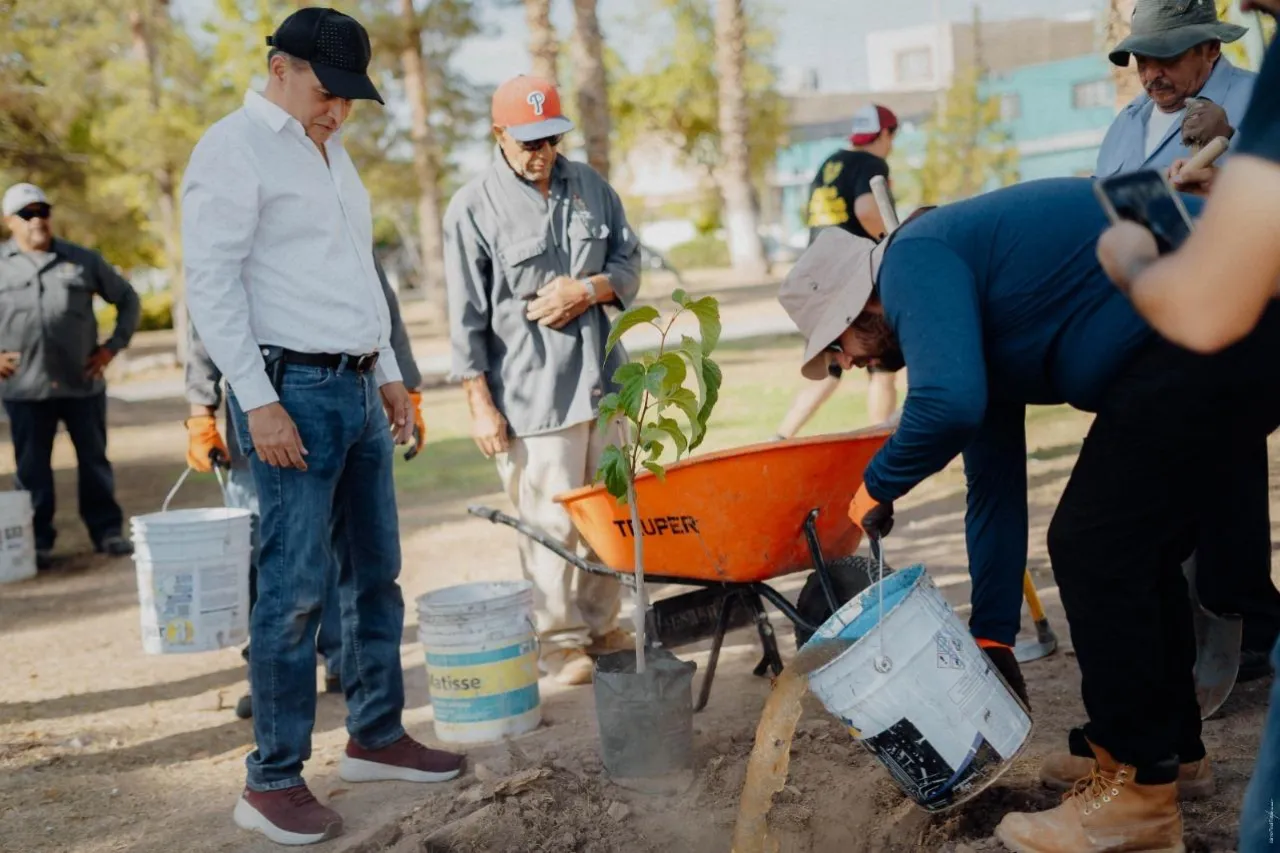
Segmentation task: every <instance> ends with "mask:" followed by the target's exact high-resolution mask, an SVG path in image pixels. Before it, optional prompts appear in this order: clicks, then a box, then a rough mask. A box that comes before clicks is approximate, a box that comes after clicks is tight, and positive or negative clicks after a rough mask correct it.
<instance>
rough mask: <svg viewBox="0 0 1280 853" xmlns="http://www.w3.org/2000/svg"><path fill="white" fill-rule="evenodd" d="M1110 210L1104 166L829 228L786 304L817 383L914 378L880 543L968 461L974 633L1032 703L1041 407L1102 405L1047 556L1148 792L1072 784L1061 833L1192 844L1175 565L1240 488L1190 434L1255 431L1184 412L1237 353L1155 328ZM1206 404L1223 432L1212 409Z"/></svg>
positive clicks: (878, 509) (1122, 773)
mask: <svg viewBox="0 0 1280 853" xmlns="http://www.w3.org/2000/svg"><path fill="white" fill-rule="evenodd" d="M1188 208H1189V209H1190V210H1191V212H1192V214H1193V215H1195V214H1198V213H1199V210H1200V205H1199V203H1198V202H1197V201H1196V200H1188ZM1107 224H1108V223H1107V220H1106V217H1105V216H1104V214H1103V212H1102V210H1101V208H1100V207H1099V205H1098V203H1097V201H1096V200H1095V198H1094V196H1093V192H1092V188H1091V185H1090V182H1089V181H1088V180H1085V179H1074V178H1070V179H1059V180H1049V181H1037V182H1031V183H1027V184H1021V185H1018V186H1015V187H1010V188H1008V189H1004V190H999V191H996V192H993V193H988V194H986V195H984V196H980V197H978V198H975V199H971V200H969V201H965V202H961V203H959V204H955V205H950V206H947V207H943V208H940V209H937V210H934V211H931V212H928V213H926V214H924V215H923V216H921V217H919V218H917V219H915V220H914V221H911V222H908V223H906V224H905V225H903V227H902V228H901V229H900V230H899V231H898V232H896V233H895V234H894V236H893V238H892V239H891V240H888V241H885V243H882V244H880V245H875V244H872V243H871V242H870V241H865V240H859V239H858V238H856V237H854V236H852V235H850V234H847V233H844V232H840V231H837V230H834V229H833V230H831V231H829V232H826V233H824V234H823V235H821V236H820V237H819V239H818V240H817V241H815V243H814V245H813V246H812V247H811V248H810V249H809V250H808V251H807V252H806V253H805V255H804V256H803V257H802V258H801V260H800V262H799V263H798V264H797V265H796V268H795V269H794V270H793V271H792V273H791V275H790V276H788V278H787V281H786V282H785V283H784V285H783V288H782V292H781V295H780V300H781V302H782V304H783V306H784V307H785V308H786V309H787V312H788V314H790V316H791V317H792V319H793V320H794V321H795V323H796V325H797V326H798V327H799V328H800V330H801V332H802V333H803V334H804V336H805V339H806V342H807V343H806V349H805V361H806V364H805V366H804V369H803V372H804V374H805V375H806V376H809V377H811V378H813V377H821V376H822V375H824V374H825V373H826V371H827V368H828V366H829V365H831V364H838V365H839V366H840V367H842V368H844V369H850V368H852V367H855V366H857V367H865V366H867V365H877V366H883V367H887V368H890V369H892V368H894V367H902V366H904V365H905V366H908V367H909V369H910V370H911V387H910V389H909V391H908V393H907V398H906V402H905V405H904V408H903V412H902V419H901V422H900V424H899V426H898V429H897V431H896V432H895V433H894V435H893V436H892V437H891V438H890V439H889V440H888V441H887V442H886V444H885V446H884V448H883V449H882V450H881V451H880V452H879V453H878V454H877V455H876V457H875V458H874V459H873V460H872V461H871V463H870V464H869V465H868V467H867V470H866V474H865V478H864V485H863V486H862V488H861V489H860V490H859V492H858V494H857V496H856V497H855V498H854V501H853V504H852V505H851V507H850V514H851V516H853V518H854V520H855V521H856V522H858V523H859V524H860V526H862V527H863V529H864V530H866V531H867V532H868V534H869V535H871V536H873V537H874V536H881V535H885V534H887V533H888V532H889V530H890V529H891V527H892V521H893V501H894V500H896V499H897V498H899V497H901V496H902V495H904V494H906V493H907V492H909V491H910V490H911V489H912V488H914V487H915V486H916V485H917V484H919V483H920V482H921V481H923V480H924V479H926V478H927V477H929V476H930V475H931V474H934V473H936V472H938V471H940V470H941V469H942V468H943V467H944V466H945V465H947V463H949V462H950V461H951V460H952V459H953V458H954V457H955V456H956V455H957V454H963V456H964V463H965V473H966V478H967V482H968V510H967V512H966V517H965V527H966V540H967V546H968V553H969V561H970V573H971V575H972V577H973V593H972V601H973V615H972V618H971V620H970V630H971V632H972V633H973V635H974V637H975V638H976V639H977V640H978V642H979V645H980V646H982V647H983V648H984V649H985V650H986V652H987V655H988V656H989V657H990V658H991V660H992V661H993V663H994V664H995V665H996V667H997V668H998V669H999V670H1000V671H1001V673H1002V674H1003V675H1004V676H1005V678H1006V680H1007V681H1008V682H1009V683H1010V685H1011V686H1012V687H1013V688H1014V689H1015V690H1016V691H1018V692H1019V693H1020V694H1022V695H1023V696H1024V697H1025V685H1024V684H1023V682H1022V678H1021V674H1020V673H1019V671H1018V667H1017V663H1016V662H1015V661H1014V658H1013V653H1012V649H1011V646H1012V645H1013V642H1014V639H1015V636H1016V635H1017V632H1018V628H1019V623H1020V613H1021V588H1022V587H1021V580H1022V574H1023V570H1024V567H1025V561H1026V556H1027V535H1028V534H1027V526H1028V523H1027V467H1026V437H1025V425H1024V421H1025V416H1026V407H1027V406H1028V405H1056V404H1063V403H1065V404H1069V405H1071V406H1073V407H1075V408H1077V409H1080V410H1083V411H1087V412H1095V413H1097V415H1098V417H1097V418H1096V419H1095V422H1094V426H1093V428H1092V429H1091V431H1090V434H1089V437H1088V438H1087V439H1086V440H1085V442H1084V446H1083V448H1082V451H1081V456H1080V460H1079V461H1078V462H1077V465H1076V470H1075V471H1074V472H1073V475H1072V479H1071V483H1070V485H1069V486H1068V488H1067V491H1066V494H1065V495H1064V497H1063V500H1062V502H1061V504H1060V505H1059V507H1058V510H1057V513H1056V514H1055V518H1054V522H1053V524H1052V525H1051V527H1050V531H1049V553H1050V557H1051V560H1052V562H1053V568H1054V573H1055V577H1056V579H1057V581H1058V584H1059V587H1060V589H1061V591H1062V599H1063V604H1064V606H1065V607H1066V610H1067V616H1068V619H1069V621H1070V625H1071V632H1072V640H1073V644H1074V646H1075V649H1076V653H1077V658H1078V661H1079V664H1080V669H1081V673H1082V676H1083V694H1084V702H1085V708H1086V710H1087V712H1088V716H1089V723H1088V724H1087V726H1086V727H1085V728H1084V730H1083V735H1084V736H1085V738H1087V741H1088V743H1089V744H1090V745H1091V747H1092V752H1093V754H1094V755H1095V756H1097V764H1095V765H1093V767H1094V768H1095V769H1096V768H1097V767H1099V766H1102V765H1103V764H1104V762H1103V757H1104V756H1105V757H1106V759H1107V760H1106V762H1105V764H1106V767H1104V768H1103V769H1104V770H1105V769H1109V770H1115V772H1114V773H1111V776H1109V777H1108V778H1111V779H1112V781H1115V779H1114V778H1112V777H1122V778H1123V779H1124V780H1127V781H1126V782H1125V785H1124V786H1123V787H1126V790H1125V793H1124V795H1123V796H1124V797H1125V798H1126V799H1128V800H1131V801H1132V803H1131V804H1130V805H1129V806H1127V807H1126V808H1124V809H1119V810H1118V809H1115V808H1108V809H1104V810H1103V811H1100V812H1099V811H1096V810H1089V811H1084V810H1083V806H1084V805H1085V803H1084V802H1083V801H1081V802H1079V803H1076V802H1075V798H1074V797H1073V798H1072V799H1071V800H1070V801H1069V805H1070V806H1071V808H1068V810H1067V812H1066V813H1064V814H1065V815H1066V816H1065V817H1064V816H1063V815H1058V814H1057V812H1056V811H1055V813H1054V814H1055V816H1056V817H1059V818H1061V819H1062V820H1064V821H1066V822H1067V823H1070V822H1071V820H1075V821H1076V822H1077V823H1076V824H1073V825H1072V826H1066V825H1065V824H1064V825H1063V826H1055V827H1053V828H1052V829H1053V832H1052V833H1049V834H1048V837H1056V836H1057V835H1061V837H1068V836H1070V837H1072V838H1078V837H1079V836H1077V835H1076V833H1083V834H1084V835H1085V836H1088V837H1094V835H1095V834H1096V833H1102V834H1109V835H1113V836H1114V835H1115V834H1117V833H1118V834H1119V836H1122V837H1126V838H1127V837H1128V835H1129V834H1131V833H1132V834H1134V839H1135V842H1136V841H1138V840H1140V839H1138V838H1137V836H1138V835H1139V834H1141V835H1142V838H1143V839H1145V838H1146V835H1147V834H1149V833H1155V835H1156V836H1159V838H1158V839H1157V840H1159V841H1161V843H1162V844H1163V843H1165V841H1168V844H1167V845H1166V846H1172V843H1173V842H1172V840H1170V839H1172V838H1175V837H1177V838H1180V837H1181V821H1180V818H1179V812H1178V807H1177V801H1176V797H1177V785H1176V783H1178V782H1179V780H1180V778H1182V777H1187V778H1189V779H1196V780H1198V781H1202V782H1203V781H1204V777H1205V776H1207V774H1208V766H1207V765H1208V762H1207V760H1206V757H1205V749H1204V745H1203V743H1202V742H1201V740H1200V713H1199V706H1198V704H1197V701H1196V694H1195V685H1194V679H1193V675H1192V670H1193V667H1194V663H1195V641H1194V631H1193V629H1192V623H1191V609H1190V602H1189V599H1188V595H1187V586H1186V582H1185V579H1184V577H1183V575H1182V573H1181V571H1180V569H1179V565H1180V563H1181V562H1182V560H1184V559H1185V558H1186V557H1187V556H1189V555H1190V553H1191V551H1192V549H1193V548H1194V545H1195V531H1196V527H1195V525H1194V523H1193V516H1192V513H1193V508H1194V506H1195V500H1197V499H1198V497H1199V496H1201V495H1206V494H1212V491H1211V489H1209V488H1208V487H1209V486H1210V484H1212V483H1214V482H1222V481H1228V480H1229V477H1227V473H1228V472H1224V471H1221V470H1218V469H1219V468H1221V467H1222V463H1221V461H1219V460H1217V459H1215V457H1214V455H1213V454H1212V453H1211V452H1210V451H1211V446H1201V447H1198V448H1196V449H1195V450H1194V452H1192V451H1191V449H1190V448H1189V447H1188V446H1187V445H1188V444H1189V443H1192V444H1193V443H1195V442H1196V441H1197V440H1198V439H1200V438H1202V437H1204V436H1215V437H1216V436H1219V435H1220V436H1221V440H1222V441H1231V440H1233V437H1234V438H1239V437H1242V435H1243V433H1244V432H1247V431H1248V429H1250V428H1251V426H1252V425H1251V424H1246V423H1244V422H1243V421H1242V422H1241V423H1240V424H1235V423H1234V422H1230V419H1229V418H1227V417H1224V416H1223V415H1222V413H1223V412H1224V411H1226V409H1224V408H1223V407H1222V406H1218V405H1210V406H1200V407H1191V408H1196V409H1197V411H1186V409H1187V408H1188V407H1187V403H1188V401H1200V402H1201V403H1203V402H1204V401H1205V400H1206V399H1208V397H1204V396H1201V395H1209V397H1214V396H1215V395H1220V394H1224V393H1226V392H1228V391H1229V389H1224V388H1215V381H1216V382H1221V377H1222V376H1223V375H1228V376H1229V375H1232V372H1233V371H1235V367H1234V361H1233V362H1232V363H1231V364H1228V363H1227V362H1225V361H1219V360H1218V359H1221V358H1222V356H1210V357H1206V356H1199V355H1195V354H1192V353H1189V352H1187V351H1186V350H1182V349H1179V348H1177V347H1175V346H1173V345H1171V344H1169V343H1167V342H1165V341H1163V340H1162V339H1160V338H1159V337H1158V336H1156V335H1155V334H1154V333H1153V332H1152V330H1151V329H1150V327H1148V326H1147V324H1146V323H1145V322H1144V321H1143V320H1142V319H1141V318H1140V317H1139V316H1138V315H1137V314H1136V313H1135V311H1134V310H1133V308H1132V306H1131V305H1130V304H1129V302H1128V300H1127V299H1125V298H1124V297H1123V295H1122V294H1120V293H1119V292H1118V291H1117V290H1116V289H1115V287H1114V286H1113V285H1112V284H1111V283H1110V281H1109V280H1108V279H1107V276H1106V274H1105V273H1104V272H1103V270H1102V268H1101V266H1100V265H1099V263H1098V260H1097V258H1096V254H1095V251H1096V244H1097V240H1098V236H1099V235H1100V234H1101V233H1102V232H1103V230H1104V229H1105V228H1106V227H1107ZM1224 355H1227V354H1224ZM1255 355H1256V354H1255ZM1229 357H1230V358H1232V359H1236V358H1239V353H1233V354H1230V355H1229ZM1221 371H1227V372H1226V373H1223V372H1221ZM1214 376H1217V377H1218V379H1217V380H1214V379H1213V377H1214ZM1215 399H1216V398H1215ZM1222 402H1223V403H1224V404H1226V403H1227V402H1229V401H1227V400H1226V399H1225V398H1224V399H1223V400H1222ZM1209 418H1216V419H1218V420H1219V421H1220V422H1221V429H1220V430H1218V431H1216V432H1215V431H1214V430H1213V429H1210V428H1208V427H1207V424H1206V423H1202V421H1206V420H1207V419H1209ZM1237 427H1239V428H1238V429H1237ZM1237 432H1239V433H1241V436H1236V433H1237ZM1188 438H1190V439H1191V441H1190V442H1188ZM1179 495H1193V496H1197V497H1196V498H1193V499H1192V500H1191V501H1187V500H1182V499H1179V498H1178V497H1177V496H1179ZM1103 506H1105V508H1106V510H1105V512H1106V514H1105V516H1104V517H1099V516H1098V512H1099V508H1100V507H1103ZM1183 516H1186V518H1185V519H1184V518H1183ZM1117 762H1118V764H1117ZM1113 765H1114V766H1113ZM1086 788H1087V786H1086ZM1087 793H1088V791H1087V790H1085V789H1083V788H1082V789H1081V792H1080V793H1079V794H1078V796H1084V795H1085V794H1087ZM1108 796H1112V795H1111V794H1108ZM1090 802H1092V800H1090ZM1075 806H1080V808H1075ZM1068 818H1070V820H1069V819H1068ZM1081 820H1083V821H1085V825H1079V823H1078V822H1079V821H1081ZM1024 828H1025V827H1019V826H1017V825H1015V826H1013V827H1011V828H1005V827H1002V829H1009V833H1006V834H1009V838H1008V839H1007V840H1006V839H1004V838H1003V837H1002V840H1005V842H1006V846H1010V845H1011V849H1016V850H1035V851H1040V850H1041V849H1042V848H1041V847H1040V846H1037V845H1038V843H1039V842H1037V841H1035V840H1034V837H1032V839H1031V840H1030V841H1028V840H1027V838H1026V837H1025V836H1024V833H1023V832H1022V829H1024ZM1043 830H1044V828H1043V827H1042V828H1041V831H1043ZM1059 830H1061V833H1059V832H1058V831H1059ZM1032 836H1034V833H1032ZM1054 843H1056V842H1054ZM1142 843H1144V844H1145V841H1143V842H1142ZM1043 849H1044V850H1046V851H1048V850H1056V849H1058V848H1057V847H1052V846H1050V847H1044V848H1043ZM1063 849H1066V848H1063ZM1072 849H1080V850H1094V849H1102V848H1095V847H1094V846H1092V845H1091V842H1082V846H1079V847H1078V848H1072ZM1107 849H1110V848H1107ZM1124 849H1135V850H1138V849H1149V848H1148V847H1146V846H1135V847H1126V848H1124ZM1150 849H1155V848H1150Z"/></svg>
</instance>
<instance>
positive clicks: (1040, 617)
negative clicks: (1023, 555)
mask: <svg viewBox="0 0 1280 853" xmlns="http://www.w3.org/2000/svg"><path fill="white" fill-rule="evenodd" d="M1022 594H1023V595H1024V596H1026V598H1027V606H1028V607H1030V608H1031V619H1032V620H1033V621H1035V622H1042V621H1044V607H1042V606H1041V604H1040V595H1039V593H1037V592H1036V585H1035V583H1033V582H1032V580H1031V572H1029V571H1026V570H1023V572H1022Z"/></svg>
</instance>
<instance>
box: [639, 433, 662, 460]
mask: <svg viewBox="0 0 1280 853" xmlns="http://www.w3.org/2000/svg"><path fill="white" fill-rule="evenodd" d="M663 437H664V438H665V437H666V436H665V435H664V436H663ZM641 446H642V447H644V449H645V450H646V451H647V452H648V454H649V461H650V462H657V461H658V459H660V458H661V457H662V451H663V450H665V449H666V448H664V447H663V446H662V442H661V441H649V442H643V443H642V444H641Z"/></svg>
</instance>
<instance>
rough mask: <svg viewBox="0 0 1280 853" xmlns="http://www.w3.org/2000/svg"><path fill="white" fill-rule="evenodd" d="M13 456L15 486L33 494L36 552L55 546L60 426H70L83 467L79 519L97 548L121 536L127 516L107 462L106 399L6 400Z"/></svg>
mask: <svg viewBox="0 0 1280 853" xmlns="http://www.w3.org/2000/svg"><path fill="white" fill-rule="evenodd" d="M4 409H5V412H6V413H8V415H9V431H10V434H11V435H12V437H13V454H14V458H15V462H16V467H17V472H18V473H17V477H16V478H15V481H16V482H15V485H16V486H17V487H18V488H19V489H24V490H26V491H28V492H30V493H31V503H32V505H33V508H34V510H35V535H36V548H37V549H38V550H41V551H45V550H48V549H50V548H52V547H53V542H54V539H56V538H57V531H56V530H55V529H54V526H53V515H54V510H55V509H56V500H55V497H54V490H53V440H54V437H55V436H56V435H57V433H58V423H59V422H62V423H64V424H66V426H67V433H68V434H69V435H70V436H71V443H72V444H73V445H74V446H75V449H76V459H77V461H78V462H79V498H80V517H81V518H82V519H84V523H85V526H86V527H88V528H89V536H90V538H91V539H92V540H93V543H94V547H97V546H99V545H100V544H101V543H102V540H103V539H104V538H106V537H107V536H114V535H118V534H119V533H120V531H121V526H122V525H123V523H124V514H123V513H122V512H121V510H120V505H119V504H117V503H116V498H115V478H114V475H113V474H112V472H111V463H110V462H108V461H107V395H106V394H105V393H102V394H97V395H95V396H92V397H65V398H60V399H53V400H5V401H4Z"/></svg>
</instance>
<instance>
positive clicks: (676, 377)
mask: <svg viewBox="0 0 1280 853" xmlns="http://www.w3.org/2000/svg"><path fill="white" fill-rule="evenodd" d="M658 363H659V364H661V365H662V366H663V367H664V368H666V371H667V375H666V376H665V377H664V378H663V381H662V386H663V387H661V388H659V389H658V392H657V393H659V394H661V393H664V392H665V393H670V392H671V391H674V390H675V389H677V388H679V387H681V386H683V385H684V380H685V377H686V376H687V375H688V372H689V371H688V369H687V368H686V367H685V365H684V359H683V358H681V357H680V353H678V352H664V353H663V354H662V356H661V357H660V358H659V359H658Z"/></svg>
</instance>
